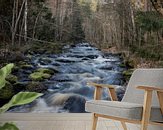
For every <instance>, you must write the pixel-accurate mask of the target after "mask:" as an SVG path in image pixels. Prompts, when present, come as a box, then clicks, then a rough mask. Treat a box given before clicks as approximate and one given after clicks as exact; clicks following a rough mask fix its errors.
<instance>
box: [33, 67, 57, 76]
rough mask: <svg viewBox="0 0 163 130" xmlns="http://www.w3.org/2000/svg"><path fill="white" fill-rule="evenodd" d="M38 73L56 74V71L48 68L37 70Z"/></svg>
mask: <svg viewBox="0 0 163 130" xmlns="http://www.w3.org/2000/svg"><path fill="white" fill-rule="evenodd" d="M36 72H41V73H47V74H51V75H53V74H54V71H53V70H51V69H46V68H39V69H37V70H36Z"/></svg>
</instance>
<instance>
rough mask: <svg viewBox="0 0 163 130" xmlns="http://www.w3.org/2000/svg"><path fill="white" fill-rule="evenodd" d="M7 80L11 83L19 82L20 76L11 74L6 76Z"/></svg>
mask: <svg viewBox="0 0 163 130" xmlns="http://www.w3.org/2000/svg"><path fill="white" fill-rule="evenodd" d="M6 80H7V81H9V82H10V83H16V82H18V77H17V76H15V75H12V74H10V75H8V76H7V77H6Z"/></svg>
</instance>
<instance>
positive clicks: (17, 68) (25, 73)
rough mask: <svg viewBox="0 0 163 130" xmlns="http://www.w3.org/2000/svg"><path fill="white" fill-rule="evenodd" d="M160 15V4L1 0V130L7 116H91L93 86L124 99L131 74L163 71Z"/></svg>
mask: <svg viewBox="0 0 163 130" xmlns="http://www.w3.org/2000/svg"><path fill="white" fill-rule="evenodd" d="M162 16H163V2H162V0H0V114H1V115H0V130H8V129H4V127H6V128H7V127H8V124H6V125H7V126H5V125H4V126H3V127H2V128H1V125H3V116H2V115H3V114H2V113H4V112H6V113H5V114H11V115H12V114H18V115H19V114H31V115H32V114H34V115H35V114H38V115H41V114H45V115H46V113H50V114H51V113H53V114H56V115H62V114H63V115H66V114H67V115H69V114H72V113H73V114H72V115H74V113H76V114H80V115H82V116H83V115H84V114H88V115H89V114H90V115H91V113H89V112H86V111H85V103H86V102H87V101H89V100H93V99H97V98H94V92H97V91H95V87H94V86H91V85H90V83H92V82H93V83H97V84H109V85H111V86H112V87H114V88H115V92H116V94H117V97H115V98H116V100H118V101H121V100H122V99H123V97H124V94H125V91H126V89H127V87H126V86H127V84H128V82H129V79H130V77H131V75H132V74H133V72H134V70H136V69H138V68H163V17H162ZM96 87H97V86H96ZM98 87H100V86H98ZM98 87H97V89H99V88H98ZM112 89H113V88H112ZM101 93H102V95H101V99H103V100H111V97H110V94H109V91H108V89H107V88H102V91H101ZM133 93H134V92H133ZM97 95H98V94H97ZM40 113H41V114H40ZM81 113H82V114H81ZM1 117H2V119H1ZM16 118H17V117H16ZM33 118H34V117H33ZM38 118H39V117H38ZM7 119H8V117H7ZM14 119H15V118H14ZM1 121H2V123H1ZM16 123H17V122H16ZM122 123H123V122H122ZM18 124H19V122H18ZM20 126H21V125H20ZM9 130H10V129H9ZM14 130H17V128H15V129H14ZM23 130H24V129H23ZM58 130H62V129H58Z"/></svg>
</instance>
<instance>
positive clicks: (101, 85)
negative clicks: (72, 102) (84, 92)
mask: <svg viewBox="0 0 163 130" xmlns="http://www.w3.org/2000/svg"><path fill="white" fill-rule="evenodd" d="M87 85H91V86H94V87H100V88H109V89H114V87H113V85H109V84H97V83H93V82H88V83H87Z"/></svg>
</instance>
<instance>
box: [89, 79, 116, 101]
mask: <svg viewBox="0 0 163 130" xmlns="http://www.w3.org/2000/svg"><path fill="white" fill-rule="evenodd" d="M87 85H91V86H94V87H95V93H94V99H95V100H99V99H100V98H101V89H102V88H108V89H109V93H110V98H111V100H112V101H117V100H118V99H117V95H116V92H115V88H114V87H113V85H107V84H97V83H93V82H88V83H87Z"/></svg>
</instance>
